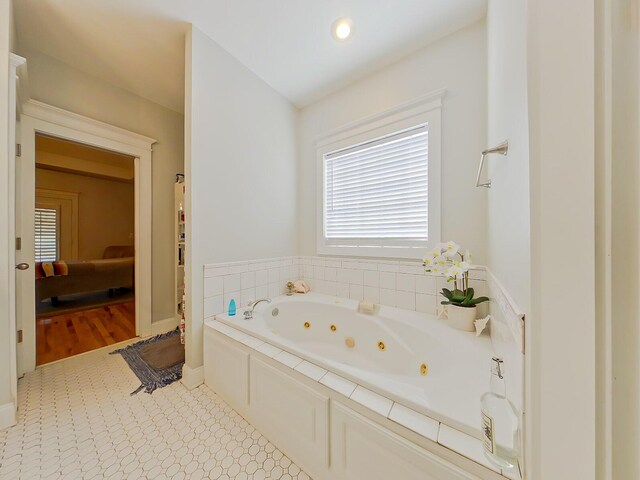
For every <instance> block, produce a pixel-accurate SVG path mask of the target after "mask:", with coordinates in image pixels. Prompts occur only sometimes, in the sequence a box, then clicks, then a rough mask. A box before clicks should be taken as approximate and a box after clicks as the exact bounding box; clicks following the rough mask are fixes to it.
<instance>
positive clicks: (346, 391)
mask: <svg viewBox="0 0 640 480" xmlns="http://www.w3.org/2000/svg"><path fill="white" fill-rule="evenodd" d="M320 383H321V384H323V385H325V386H327V387H329V388H330V389H332V390H335V391H336V392H338V393H340V394H342V395H344V396H345V397H347V398H348V397H350V396H351V394H352V393H353V391H354V390H355V389H356V387H357V386H358V385H356V384H355V383H353V382H352V381H351V380H347V379H346V378H344V377H341V376H340V375H336V374H335V373H332V372H328V373H327V374H326V375H325V376H324V377H322V378H321V379H320Z"/></svg>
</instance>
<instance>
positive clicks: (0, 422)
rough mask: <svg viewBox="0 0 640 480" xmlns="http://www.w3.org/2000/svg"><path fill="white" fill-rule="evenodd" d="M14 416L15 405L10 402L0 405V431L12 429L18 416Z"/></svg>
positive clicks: (15, 412)
mask: <svg viewBox="0 0 640 480" xmlns="http://www.w3.org/2000/svg"><path fill="white" fill-rule="evenodd" d="M16 414H17V411H16V404H15V403H13V402H11V403H5V404H4V405H0V430H4V429H5V428H9V427H13V426H14V425H15V424H16V423H18V416H17V415H16Z"/></svg>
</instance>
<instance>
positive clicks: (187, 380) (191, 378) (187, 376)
mask: <svg viewBox="0 0 640 480" xmlns="http://www.w3.org/2000/svg"><path fill="white" fill-rule="evenodd" d="M181 382H182V384H183V385H184V386H185V387H186V389H187V390H193V389H194V388H196V387H199V386H200V385H202V384H203V383H204V365H200V366H199V367H196V368H190V367H188V366H187V364H186V363H185V364H184V366H183V367H182V380H181Z"/></svg>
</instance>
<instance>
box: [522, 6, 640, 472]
mask: <svg viewBox="0 0 640 480" xmlns="http://www.w3.org/2000/svg"><path fill="white" fill-rule="evenodd" d="M520 1H522V2H523V3H524V0H520ZM526 7H527V10H526V11H527V21H526V30H527V71H528V73H527V87H528V99H529V105H528V108H529V132H530V138H529V145H530V147H529V152H530V163H529V168H530V175H531V179H530V193H531V266H532V268H531V309H530V310H531V314H530V315H529V316H528V317H527V325H528V329H527V368H528V370H527V376H528V379H529V380H528V388H527V392H528V396H527V403H528V406H527V410H526V418H527V419H528V422H527V427H528V440H529V443H528V454H529V455H528V462H527V464H528V478H530V479H536V480H537V479H544V480H547V479H549V480H552V479H580V480H593V479H595V478H596V476H595V463H596V462H595V458H596V453H597V452H596V449H595V441H596V439H595V437H596V432H595V411H596V408H595V369H596V364H595V302H594V293H595V259H594V252H595V241H594V232H595V207H594V204H595V194H594V190H595V188H594V184H595V175H594V165H595V138H594V123H595V115H594V108H595V107H594V92H595V84H594V77H595V75H594V73H595V64H594V45H595V38H594V26H595V18H594V1H593V0H564V1H562V2H558V1H557V0H536V1H535V2H526ZM636 178H637V177H636ZM634 208H636V209H637V205H636V206H635V207H634ZM563 246H566V247H567V248H566V249H565V248H562V247H563ZM634 248H637V245H636V246H634ZM565 272H566V275H565V274H564V273H565ZM634 295H637V291H636V292H635V293H634ZM634 373H635V374H636V375H637V370H635V372H634ZM633 408H634V409H635V408H637V404H636V405H634V406H633ZM634 453H636V454H637V451H636V452H634ZM632 455H633V453H632ZM618 478H620V480H623V479H624V480H626V479H627V478H629V479H631V478H637V477H626V476H624V475H623V476H621V477H618Z"/></svg>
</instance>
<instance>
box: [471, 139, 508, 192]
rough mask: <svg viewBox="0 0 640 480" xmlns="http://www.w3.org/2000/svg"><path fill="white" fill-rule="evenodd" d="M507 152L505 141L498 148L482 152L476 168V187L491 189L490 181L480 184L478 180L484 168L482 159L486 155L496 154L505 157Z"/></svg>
mask: <svg viewBox="0 0 640 480" xmlns="http://www.w3.org/2000/svg"><path fill="white" fill-rule="evenodd" d="M508 151H509V142H507V141H506V140H505V141H504V142H503V143H501V144H500V145H498V146H495V147H493V148H488V149H486V150H485V151H483V152H482V156H481V157H480V166H479V167H478V176H477V177H476V187H484V188H491V180H487V181H485V182H482V181H481V180H480V178H481V177H482V169H483V168H484V159H485V158H486V156H487V155H491V154H498V155H506V154H507V152H508Z"/></svg>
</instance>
